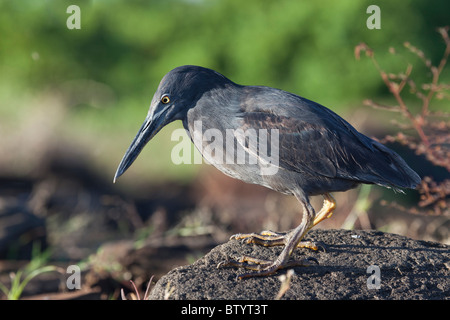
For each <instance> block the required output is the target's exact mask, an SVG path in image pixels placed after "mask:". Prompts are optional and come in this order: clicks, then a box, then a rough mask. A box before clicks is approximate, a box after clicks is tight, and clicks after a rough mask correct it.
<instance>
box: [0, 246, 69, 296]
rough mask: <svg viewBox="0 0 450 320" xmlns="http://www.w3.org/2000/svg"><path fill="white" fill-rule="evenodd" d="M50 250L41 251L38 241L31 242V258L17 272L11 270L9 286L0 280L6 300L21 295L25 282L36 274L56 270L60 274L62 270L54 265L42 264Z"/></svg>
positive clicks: (48, 256)
mask: <svg viewBox="0 0 450 320" xmlns="http://www.w3.org/2000/svg"><path fill="white" fill-rule="evenodd" d="M50 255H51V252H50V250H48V249H47V250H45V251H41V246H40V244H39V243H33V247H32V251H31V260H30V262H28V264H27V265H26V266H25V267H24V268H22V269H19V270H18V271H17V272H11V273H10V274H9V277H10V279H11V287H10V288H7V287H6V286H5V285H4V284H3V283H1V282H0V291H2V292H3V293H4V294H5V295H6V298H7V299H8V300H18V299H20V297H21V296H22V293H23V290H24V289H25V287H26V286H27V284H28V283H29V282H30V281H31V280H32V279H33V278H34V277H36V276H38V275H40V274H42V273H45V272H50V271H57V272H59V273H61V274H63V273H64V270H63V269H62V268H60V267H56V266H44V265H45V264H46V263H47V262H48V260H49V258H50Z"/></svg>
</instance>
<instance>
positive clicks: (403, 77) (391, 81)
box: [355, 27, 450, 215]
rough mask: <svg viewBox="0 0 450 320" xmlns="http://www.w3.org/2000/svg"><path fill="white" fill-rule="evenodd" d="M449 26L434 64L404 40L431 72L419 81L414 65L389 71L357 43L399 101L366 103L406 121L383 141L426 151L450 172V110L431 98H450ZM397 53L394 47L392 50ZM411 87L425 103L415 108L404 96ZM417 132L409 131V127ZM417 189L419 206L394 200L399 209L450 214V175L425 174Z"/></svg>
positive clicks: (357, 49)
mask: <svg viewBox="0 0 450 320" xmlns="http://www.w3.org/2000/svg"><path fill="white" fill-rule="evenodd" d="M449 29H450V28H449V27H443V28H438V32H439V33H440V35H441V37H442V39H443V41H444V44H445V49H444V53H443V55H442V58H441V60H440V61H439V64H437V65H433V63H432V62H431V60H430V59H428V58H427V57H426V55H425V53H424V52H423V51H421V50H419V49H418V48H416V47H414V46H413V45H411V44H410V43H409V42H405V43H404V47H405V48H406V49H407V50H409V51H410V52H412V53H413V54H415V55H416V56H417V57H419V59H420V60H421V61H423V63H424V64H425V66H426V67H427V68H428V69H429V70H430V72H431V76H432V79H431V82H430V83H423V84H421V85H417V84H416V83H415V82H414V80H413V79H412V77H411V74H412V70H413V66H412V65H411V64H408V66H407V67H406V70H405V72H404V73H399V74H392V73H387V72H385V71H384V70H383V69H382V68H381V67H380V65H379V64H378V62H377V60H376V59H375V54H374V51H373V50H372V49H371V48H370V47H369V46H368V45H367V44H365V43H361V44H359V45H357V46H356V47H355V57H356V58H357V59H359V58H360V53H361V52H365V53H366V56H368V57H369V58H370V59H371V60H372V62H373V64H374V65H375V67H376V68H377V70H378V72H379V74H380V76H381V78H382V80H383V82H384V83H385V85H386V86H387V88H388V89H389V91H390V92H391V94H392V95H393V96H394V98H395V100H396V102H397V105H382V104H379V103H377V102H374V101H372V100H369V99H367V100H364V104H365V105H367V106H370V107H373V108H376V109H382V110H386V111H389V112H398V113H400V114H401V115H402V118H403V119H404V120H406V122H405V121H403V122H402V123H400V122H394V124H395V125H396V126H397V127H398V128H399V131H398V133H397V134H396V135H387V136H386V137H385V138H384V139H382V142H398V143H400V144H402V145H405V146H407V147H408V148H410V149H412V150H414V151H415V153H416V154H418V155H424V156H425V157H426V158H427V160H429V161H430V162H431V163H432V164H433V165H435V166H440V167H443V168H445V169H446V170H447V171H448V172H450V121H448V117H449V116H450V113H448V112H443V111H437V110H432V108H431V106H430V105H431V102H432V101H434V100H435V99H439V100H443V99H447V100H450V94H449V90H450V84H446V83H441V82H440V76H441V74H442V71H443V70H444V67H445V65H446V64H447V61H448V58H449V56H450V38H449V34H448V32H449ZM389 51H390V52H391V53H393V54H394V53H395V50H394V49H392V48H391V49H390V50H389ZM405 88H409V91H410V93H412V94H413V95H415V97H417V98H418V100H419V101H420V103H421V108H420V109H419V110H418V111H417V112H413V111H412V108H410V107H409V106H408V105H407V104H406V102H405V100H404V98H403V96H402V95H403V93H404V89H405ZM406 130H408V131H409V132H415V133H416V134H415V135H412V134H411V133H409V134H407V133H405V131H406ZM417 190H418V191H419V193H420V201H419V203H418V208H417V207H411V208H408V209H407V208H404V207H402V206H400V205H398V204H395V203H392V204H391V206H394V207H396V208H399V209H403V210H405V211H408V212H410V213H425V214H433V215H450V179H444V180H442V181H436V180H435V179H434V178H433V177H424V178H423V179H422V182H421V184H420V185H419V186H418V188H417Z"/></svg>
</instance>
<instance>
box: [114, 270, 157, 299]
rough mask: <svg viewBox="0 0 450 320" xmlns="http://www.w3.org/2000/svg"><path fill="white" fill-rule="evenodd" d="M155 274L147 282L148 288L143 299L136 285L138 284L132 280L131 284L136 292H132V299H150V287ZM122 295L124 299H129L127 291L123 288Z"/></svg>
mask: <svg viewBox="0 0 450 320" xmlns="http://www.w3.org/2000/svg"><path fill="white" fill-rule="evenodd" d="M153 277H154V276H151V278H150V280H149V281H148V283H147V289H146V290H145V293H144V296H143V297H142V299H141V295H140V294H139V290H138V288H137V287H136V284H135V283H134V282H133V280H130V283H131V285H132V286H133V289H134V292H131V293H130V298H131V300H148V299H149V294H150V287H151V285H152V280H153ZM120 295H121V297H122V300H128V299H127V297H126V296H125V293H124V291H123V289H121V290H120Z"/></svg>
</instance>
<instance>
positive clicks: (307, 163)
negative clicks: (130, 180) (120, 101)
mask: <svg viewBox="0 0 450 320" xmlns="http://www.w3.org/2000/svg"><path fill="white" fill-rule="evenodd" d="M175 120H181V121H182V123H183V126H184V128H185V129H186V131H187V134H188V135H189V137H190V138H191V140H192V142H193V143H194V145H195V146H196V148H197V149H198V150H199V151H200V153H201V154H202V155H203V157H204V158H205V159H206V160H207V161H208V162H209V163H211V164H212V165H214V166H215V167H216V168H217V169H219V170H220V171H222V172H223V173H225V174H227V175H229V176H231V177H233V178H237V179H240V180H243V181H245V182H248V183H253V184H259V185H263V186H265V187H268V188H270V189H273V190H275V191H278V192H281V193H283V194H288V195H294V196H295V197H296V198H297V200H298V201H299V202H300V204H301V206H302V209H303V217H302V221H301V223H300V225H299V226H298V227H296V228H295V229H293V230H292V231H290V232H286V233H277V232H273V231H263V232H261V233H259V234H257V233H250V234H236V235H234V236H232V238H233V239H245V240H244V241H246V242H247V243H256V244H260V245H264V246H276V245H281V246H284V248H283V250H282V252H281V253H280V255H279V256H278V258H277V259H276V260H274V261H267V260H261V259H257V258H252V257H242V258H241V259H240V260H237V261H234V260H228V261H225V262H223V263H221V264H220V265H219V266H237V267H243V268H245V269H249V270H252V271H250V272H248V273H245V274H242V275H239V278H244V277H250V276H264V275H270V274H273V273H275V272H276V271H277V270H279V269H282V268H286V267H288V266H297V265H309V264H310V263H311V261H312V259H305V260H300V261H292V260H290V256H291V254H292V252H293V251H294V249H295V248H297V247H308V248H311V249H315V250H317V245H316V244H315V243H314V242H311V241H302V239H303V238H304V236H305V235H306V233H307V232H308V231H309V230H310V229H311V228H312V227H314V226H315V225H317V224H318V223H319V222H321V221H323V220H324V219H326V218H329V217H330V216H331V215H332V213H333V210H334V209H335V207H336V202H335V200H334V199H333V197H332V196H331V195H330V193H331V192H334V191H346V190H348V189H351V188H355V187H356V186H357V185H358V184H360V183H366V184H377V185H380V186H383V187H387V188H392V189H394V190H397V191H401V188H410V189H413V188H415V187H416V186H417V184H419V183H420V177H419V176H418V175H417V173H415V172H414V171H413V170H412V169H411V168H410V167H409V166H408V165H407V164H406V162H405V161H404V160H403V159H402V158H401V157H400V156H399V155H398V154H397V153H395V152H394V151H392V150H390V149H388V148H387V147H385V146H384V145H382V144H381V143H379V142H377V141H375V140H373V139H371V138H369V137H367V136H365V135H363V134H361V133H359V132H358V131H357V130H356V129H355V128H353V127H352V126H351V125H350V124H349V123H348V122H347V121H345V120H344V119H342V118H341V117H340V116H338V115H337V114H336V113H334V112H333V111H331V110H329V109H327V108H326V107H324V106H322V105H320V104H318V103H316V102H313V101H310V100H307V99H305V98H302V97H300V96H298V95H295V94H293V93H289V92H286V91H283V90H279V89H274V88H270V87H265V86H243V85H238V84H236V83H234V82H232V81H231V80H229V79H227V78H226V77H224V76H223V75H222V74H220V73H218V72H216V71H214V70H211V69H207V68H203V67H198V66H181V67H177V68H175V69H173V70H172V71H170V72H169V73H167V74H166V75H165V76H164V77H163V79H162V80H161V83H160V84H159V86H158V89H157V90H156V93H155V94H154V96H153V99H152V101H151V104H150V109H149V112H148V114H147V117H146V118H145V121H144V124H143V125H142V127H141V128H140V130H139V132H138V133H137V135H136V137H135V138H134V140H133V142H132V143H131V145H130V147H129V148H128V150H127V151H126V153H125V155H124V157H123V159H122V161H121V163H120V165H119V167H118V169H117V172H116V174H115V177H114V181H116V179H117V178H118V177H119V176H121V175H122V174H123V173H124V172H125V171H126V170H127V169H128V168H129V167H130V165H131V164H132V163H133V161H134V160H135V159H136V158H137V156H138V155H139V153H140V152H141V150H142V149H143V148H144V146H145V145H146V144H147V142H148V141H149V140H150V139H152V138H153V137H154V136H155V135H156V134H157V133H158V132H159V130H160V129H161V128H163V127H164V126H165V125H167V124H169V123H170V122H172V121H175ZM211 132H212V133H213V134H211ZM230 132H231V133H232V138H233V139H229V137H228V136H227V138H226V139H224V138H221V139H218V136H217V135H218V134H222V135H223V136H225V135H227V134H229V133H230ZM214 134H215V135H216V136H215V137H214V138H215V142H218V141H220V145H219V148H218V147H217V144H216V145H214V148H212V147H211V145H212V143H213V140H214V139H213V138H211V136H214ZM208 137H209V138H208ZM255 137H256V138H255ZM225 140H226V141H225ZM229 141H231V142H230V143H228V142H229ZM269 141H270V145H268V144H267V143H268V142H269ZM225 142H226V143H225ZM221 148H223V150H220V149H221ZM212 149H214V150H212ZM213 151H214V152H213ZM239 155H240V157H239ZM314 195H322V196H323V197H324V203H323V207H322V208H321V210H320V211H319V212H317V213H316V212H315V211H314V208H313V207H312V206H311V204H310V202H309V197H310V196H314Z"/></svg>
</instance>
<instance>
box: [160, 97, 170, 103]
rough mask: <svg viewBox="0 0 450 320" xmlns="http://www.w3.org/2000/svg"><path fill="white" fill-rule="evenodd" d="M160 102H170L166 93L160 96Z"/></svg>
mask: <svg viewBox="0 0 450 320" xmlns="http://www.w3.org/2000/svg"><path fill="white" fill-rule="evenodd" d="M161 102H162V103H164V104H167V103H169V102H170V98H169V96H168V95H163V96H162V98H161Z"/></svg>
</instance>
